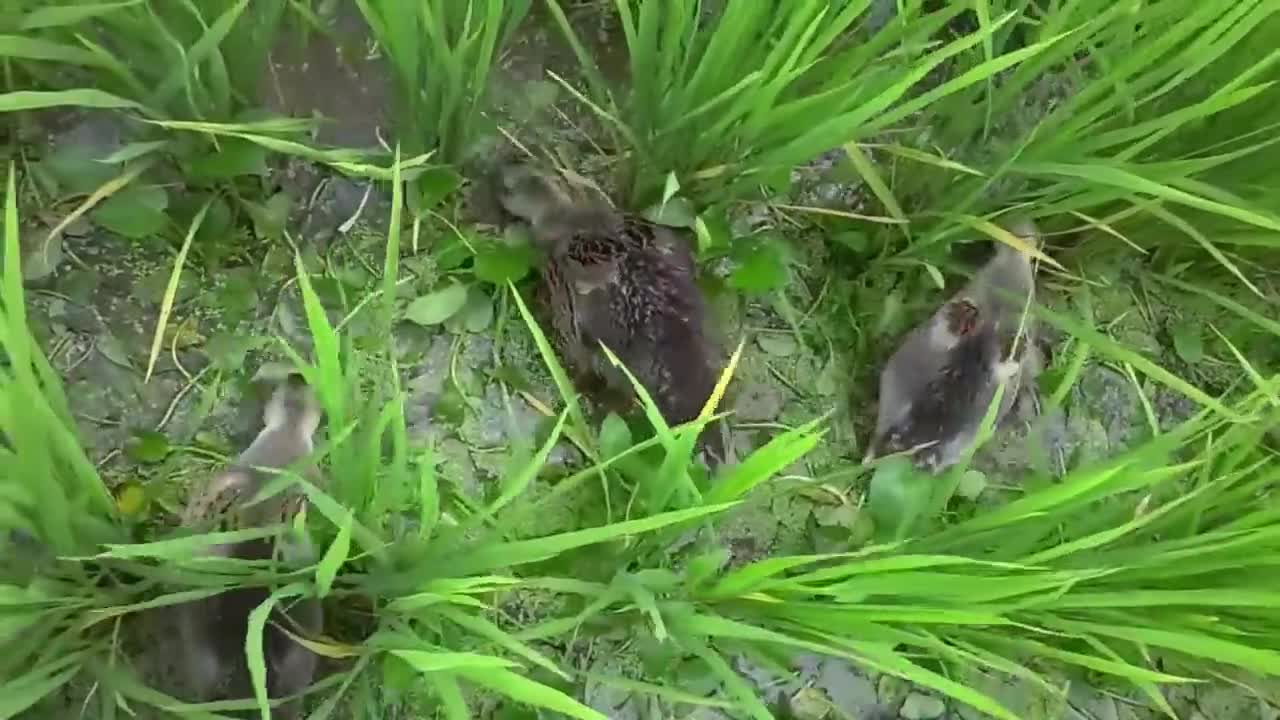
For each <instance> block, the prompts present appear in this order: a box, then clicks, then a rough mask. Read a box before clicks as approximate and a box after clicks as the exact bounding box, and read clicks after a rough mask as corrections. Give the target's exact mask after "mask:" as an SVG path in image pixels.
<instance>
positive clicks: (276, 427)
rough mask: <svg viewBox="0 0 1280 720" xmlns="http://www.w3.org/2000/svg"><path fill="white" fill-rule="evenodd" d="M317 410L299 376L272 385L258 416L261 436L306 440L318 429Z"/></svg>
mask: <svg viewBox="0 0 1280 720" xmlns="http://www.w3.org/2000/svg"><path fill="white" fill-rule="evenodd" d="M320 416H321V409H320V403H319V402H318V401H317V400H316V396H315V393H314V392H312V390H311V387H310V386H308V385H307V383H306V381H305V380H303V379H302V376H301V375H298V374H296V373H295V374H290V375H288V376H287V377H285V378H284V379H282V380H279V381H277V382H276V386H275V389H274V390H273V391H272V393H271V398H270V399H269V400H267V404H266V407H265V408H263V412H262V424H263V430H262V432H263V433H272V434H279V433H283V434H287V435H289V436H290V437H296V438H306V439H307V441H308V443H309V441H310V439H311V436H312V435H314V434H315V432H316V428H318V427H319V426H320Z"/></svg>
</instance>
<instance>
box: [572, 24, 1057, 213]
mask: <svg viewBox="0 0 1280 720" xmlns="http://www.w3.org/2000/svg"><path fill="white" fill-rule="evenodd" d="M614 6H615V9H616V11H617V14H618V19H619V21H620V22H621V25H622V29H623V33H624V34H625V37H626V43H627V51H628V57H629V65H628V72H629V74H628V78H627V83H626V85H625V86H624V87H623V88H622V89H621V90H619V91H618V92H614V91H613V90H612V89H610V88H609V87H608V85H607V83H606V80H605V79H604V77H603V76H602V75H601V73H600V70H599V68H598V67H597V65H596V61H595V58H594V57H593V56H592V54H591V53H590V51H588V50H587V48H586V47H585V46H584V44H583V43H582V42H581V41H580V40H579V39H578V37H577V36H576V34H575V33H574V31H573V29H572V27H571V26H570V24H569V22H568V20H567V18H566V17H565V15H564V12H563V11H562V10H561V9H560V7H559V5H558V3H556V2H554V1H553V2H551V3H550V7H551V9H552V13H553V16H554V17H555V19H556V20H557V22H558V24H559V26H560V27H561V29H562V30H563V31H564V33H565V35H566V37H567V38H568V40H569V42H570V44H571V45H572V47H573V48H574V50H575V52H576V53H577V56H578V59H579V61H580V62H581V64H582V66H583V68H584V70H585V72H586V76H587V79H588V81H589V94H588V95H587V96H585V97H584V98H583V99H584V100H586V101H587V102H588V103H589V104H590V105H591V107H592V108H593V109H594V110H596V111H597V112H598V113H599V114H600V115H601V116H602V117H604V118H605V119H606V120H607V121H608V123H609V124H610V125H611V126H612V127H613V129H615V130H616V132H617V135H618V137H619V145H620V146H621V148H622V149H623V150H624V151H625V152H626V154H627V157H626V161H627V162H626V165H625V170H624V173H623V175H624V176H623V177H622V178H621V181H620V184H621V185H622V187H623V193H624V195H625V197H626V199H627V201H628V202H629V203H630V204H632V205H633V206H637V207H643V206H645V205H647V204H650V203H653V202H656V201H657V200H659V199H661V193H662V192H663V188H664V185H665V183H666V182H667V181H666V178H667V176H668V174H670V173H674V175H675V178H676V180H677V181H678V182H679V183H680V185H681V186H682V187H687V188H691V189H692V192H693V193H694V194H695V195H697V196H700V197H702V198H704V199H708V200H710V199H717V198H718V197H722V196H724V195H728V196H730V197H733V196H739V197H741V196H743V195H746V194H750V193H752V192H754V191H755V190H757V189H758V188H759V187H761V186H767V187H785V186H786V184H787V182H788V179H789V173H790V171H791V169H792V168H793V167H795V166H796V165H799V164H802V163H805V162H808V161H809V160H811V159H812V158H813V157H815V156H816V155H818V154H819V153H822V152H824V151H827V150H831V149H833V148H838V147H840V146H842V145H844V144H845V143H848V142H850V141H853V140H856V139H859V138H862V137H866V136H868V135H870V134H872V133H874V132H876V131H878V130H882V129H884V128H887V127H890V126H892V125H894V124H895V123H897V122H899V121H901V120H902V119H904V118H906V117H908V116H909V115H911V114H912V113H914V112H917V111H919V110H920V109H922V108H925V107H927V106H928V105H929V103H931V102H933V101H936V100H937V99H940V98H942V97H946V96H947V95H950V94H952V93H955V92H959V91H961V90H963V89H964V88H966V87H970V86H973V85H978V84H981V83H983V82H984V81H986V80H989V79H990V78H992V77H993V76H995V75H996V74H997V73H999V72H1001V71H1003V70H1006V69H1008V68H1010V67H1013V66H1015V65H1016V64H1017V63H1018V62H1020V61H1022V60H1024V59H1025V58H1028V57H1033V56H1035V55H1037V54H1038V53H1041V52H1043V51H1045V50H1046V49H1047V48H1048V47H1049V46H1050V45H1052V44H1053V43H1054V42H1055V41H1056V40H1057V39H1058V38H1057V37H1056V36H1050V37H1048V38H1046V39H1045V40H1044V41H1042V42H1040V43H1036V44H1033V45H1031V46H1028V47H1026V48H1022V49H1019V50H1017V51H1015V52H1012V53H1009V54H1007V55H1001V56H998V57H992V58H990V59H988V60H987V61H985V62H982V63H980V64H978V66H976V67H974V68H972V70H971V72H968V73H965V74H964V75H962V76H959V77H957V78H955V79H954V80H953V81H952V82H949V83H946V84H944V85H942V86H940V87H938V88H935V89H934V90H933V91H931V92H930V93H927V94H926V95H924V96H920V97H916V98H912V99H910V100H909V101H904V99H906V98H908V97H909V92H910V91H911V89H912V88H913V86H915V85H916V84H917V83H918V82H920V81H921V80H923V79H924V78H925V77H926V76H928V75H929V74H930V73H931V72H933V71H934V70H935V69H936V68H938V67H939V66H942V65H943V64H944V63H947V62H948V61H949V60H951V59H952V58H954V57H956V56H957V55H960V54H961V53H963V52H964V51H966V50H967V49H969V48H972V47H974V46H976V45H978V44H980V43H983V42H986V41H988V40H989V39H990V37H991V36H992V34H993V33H995V32H996V31H997V30H998V29H999V28H1001V27H1003V26H1004V25H1005V24H1006V23H1007V22H1009V21H1010V20H1011V19H1012V17H1013V15H1012V14H1009V15H1006V16H1004V17H1001V18H997V19H996V20H995V21H994V22H992V23H989V24H988V25H987V26H985V27H983V28H982V29H980V30H979V31H978V32H976V33H974V34H972V35H967V36H962V37H960V38H958V39H955V40H952V41H951V42H948V43H946V44H944V45H942V46H940V47H935V46H934V45H933V43H932V42H931V38H932V36H933V35H934V33H936V32H937V31H938V29H939V28H941V27H942V26H943V25H945V24H946V23H947V22H948V21H949V20H951V19H952V18H954V17H955V16H956V15H957V14H958V13H959V12H961V11H962V10H963V8H962V6H959V5H953V6H952V7H950V8H949V9H945V10H942V11H939V12H933V13H923V12H921V10H920V8H921V6H922V4H921V3H920V2H911V3H906V6H907V10H908V12H909V13H910V16H911V18H912V21H911V22H895V23H891V24H889V25H887V26H885V27H883V28H882V29H880V30H879V31H878V32H876V33H875V34H874V35H872V36H870V37H867V38H864V37H862V36H860V35H859V34H857V33H855V32H853V31H854V29H855V28H857V27H858V24H859V21H860V19H861V18H862V15H863V13H864V11H865V10H866V8H867V6H868V3H866V2H858V1H854V0H803V1H802V2H797V3H793V4H791V5H789V6H788V7H787V10H786V12H778V11H777V9H776V8H774V7H773V6H772V5H769V4H767V3H750V2H730V3H726V4H724V6H723V7H722V8H720V9H719V10H717V11H712V12H704V9H703V7H702V3H699V2H695V1H694V0H678V1H677V2H659V1H656V0H644V1H643V2H639V3H632V2H627V1H626V0H616V2H615V3H614Z"/></svg>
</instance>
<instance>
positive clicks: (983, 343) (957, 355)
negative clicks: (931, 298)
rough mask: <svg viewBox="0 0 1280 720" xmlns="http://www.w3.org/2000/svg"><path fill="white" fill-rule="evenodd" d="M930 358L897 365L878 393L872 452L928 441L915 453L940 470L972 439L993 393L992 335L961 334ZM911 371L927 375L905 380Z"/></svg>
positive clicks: (986, 332)
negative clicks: (886, 387) (951, 345)
mask: <svg viewBox="0 0 1280 720" xmlns="http://www.w3.org/2000/svg"><path fill="white" fill-rule="evenodd" d="M933 357H934V358H935V360H934V362H936V363H937V364H936V366H931V365H930V363H928V362H925V361H920V362H919V363H917V364H916V365H915V366H913V367H910V368H903V367H899V368H897V374H896V375H894V376H893V379H892V380H891V381H890V385H891V387H890V388H889V392H888V393H887V394H886V396H885V397H882V398H881V403H882V404H881V413H880V418H879V422H878V423H877V427H876V438H875V441H874V442H873V451H874V454H875V455H887V454H891V453H896V452H902V451H905V450H909V449H911V448H918V447H921V446H928V448H927V449H925V450H923V451H922V452H921V455H920V456H918V457H923V458H925V459H926V464H928V465H930V466H932V467H933V468H934V469H941V468H942V467H945V466H947V465H949V464H951V463H953V462H954V461H955V459H956V458H957V457H958V455H959V453H960V452H962V451H963V450H964V449H965V448H966V447H967V445H968V443H969V442H971V441H972V438H973V436H974V435H975V434H976V431H977V428H978V425H979V424H980V422H981V420H982V417H983V415H984V414H985V413H986V410H987V406H988V404H989V403H990V402H991V398H992V396H993V394H994V392H995V386H996V382H995V373H994V367H995V365H996V364H997V363H998V362H999V344H998V342H997V339H996V336H995V334H994V332H993V331H992V329H990V328H988V329H986V330H984V331H980V332H976V333H973V334H970V335H966V336H964V337H962V338H961V339H960V340H959V342H957V344H956V345H955V347H954V348H953V349H952V350H951V351H950V352H948V353H946V354H945V355H942V356H933ZM912 370H917V371H921V372H925V373H927V374H922V375H919V376H916V377H913V378H910V379H908V378H907V374H908V373H909V372H910V371H912ZM882 379H883V378H882ZM882 392H884V391H883V390H882ZM886 402H894V403H897V405H896V406H886Z"/></svg>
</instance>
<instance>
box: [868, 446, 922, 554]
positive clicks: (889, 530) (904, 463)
mask: <svg viewBox="0 0 1280 720" xmlns="http://www.w3.org/2000/svg"><path fill="white" fill-rule="evenodd" d="M936 483H937V478H934V477H932V476H929V475H925V474H924V473H921V472H919V471H917V470H916V469H915V467H914V465H912V463H911V461H910V460H909V459H907V458H890V459H888V460H885V461H883V462H881V463H880V464H879V465H878V466H877V467H876V471H875V474H874V475H872V477H871V488H870V492H869V493H868V496H867V506H868V508H870V510H871V515H872V517H874V518H875V521H876V531H877V533H879V534H880V535H881V537H882V539H885V540H902V539H904V538H906V537H908V536H909V535H911V533H912V532H913V531H914V530H915V529H916V527H917V523H919V521H920V520H921V519H922V518H923V516H924V514H925V513H926V511H927V509H928V507H929V503H930V500H931V499H932V498H933V487H934V485H935V484H936Z"/></svg>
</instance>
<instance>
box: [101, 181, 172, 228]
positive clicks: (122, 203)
mask: <svg viewBox="0 0 1280 720" xmlns="http://www.w3.org/2000/svg"><path fill="white" fill-rule="evenodd" d="M168 207H169V197H168V195H167V194H166V193H165V191H164V188H159V187H154V186H142V185H134V186H131V187H126V188H125V189H123V190H121V191H119V192H117V193H115V194H114V195H112V196H111V197H109V198H107V199H106V200H103V201H102V203H101V204H100V205H98V207H96V208H94V210H93V212H92V213H91V214H90V217H92V218H93V221H94V222H95V223H97V224H98V225H101V226H102V227H104V228H106V229H107V230H110V231H111V232H113V233H116V234H117V235H122V236H124V237H127V238H132V239H139V238H145V237H149V236H151V235H155V234H157V233H159V232H160V231H161V230H164V229H165V227H166V226H167V225H168V222H169V219H168V216H166V214H165V209H166V208H168Z"/></svg>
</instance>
